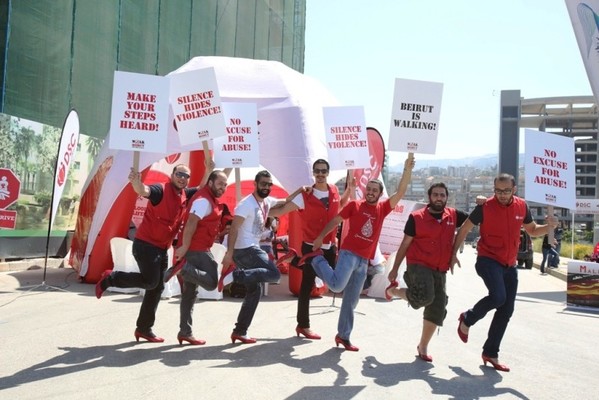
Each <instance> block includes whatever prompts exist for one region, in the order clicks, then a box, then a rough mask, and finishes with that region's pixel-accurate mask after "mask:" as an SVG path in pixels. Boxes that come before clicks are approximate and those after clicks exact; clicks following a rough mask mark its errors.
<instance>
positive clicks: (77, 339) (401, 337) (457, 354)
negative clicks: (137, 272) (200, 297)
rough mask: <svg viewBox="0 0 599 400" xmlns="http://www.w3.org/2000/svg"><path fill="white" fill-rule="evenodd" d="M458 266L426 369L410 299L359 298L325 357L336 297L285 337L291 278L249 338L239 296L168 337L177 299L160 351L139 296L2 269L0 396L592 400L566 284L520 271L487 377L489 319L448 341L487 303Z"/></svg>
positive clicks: (595, 386) (597, 369) (203, 304)
mask: <svg viewBox="0 0 599 400" xmlns="http://www.w3.org/2000/svg"><path fill="white" fill-rule="evenodd" d="M460 259H461V261H462V268H461V269H458V270H456V272H455V274H454V275H450V276H448V294H449V305H448V317H447V319H446V320H445V326H444V327H442V328H441V329H439V330H438V333H437V334H435V336H434V337H433V340H432V342H431V345H430V347H429V353H430V354H431V355H432V356H433V359H434V361H433V362H432V363H427V362H424V361H422V360H420V359H418V358H417V357H416V345H417V343H418V339H419V336H420V330H421V326H422V312H421V311H420V310H413V309H411V308H409V307H408V306H407V304H406V302H404V301H402V300H394V301H392V302H387V301H386V300H384V299H377V298H371V297H363V298H362V299H361V300H360V303H359V304H358V306H357V309H356V313H355V326H354V332H353V334H352V337H351V340H352V343H353V344H355V345H356V346H358V347H359V348H360V351H359V352H348V351H344V350H342V349H340V348H337V347H335V343H334V341H333V338H334V336H335V333H336V326H337V317H338V315H339V308H338V307H339V305H340V304H341V299H340V297H339V296H336V297H333V296H332V294H327V295H325V296H323V297H321V298H317V299H313V300H312V306H311V321H312V328H313V329H314V330H315V331H316V332H318V333H319V334H321V335H322V336H323V339H322V340H315V341H310V340H307V339H302V338H298V337H296V336H295V332H294V328H295V326H296V323H295V313H296V301H297V299H296V298H295V297H294V296H292V295H291V294H290V293H289V290H288V286H287V276H286V275H284V276H283V279H282V280H281V283H280V284H279V285H271V286H270V289H269V295H268V296H267V297H264V298H263V300H262V301H261V303H260V305H259V307H258V310H257V312H256V315H255V317H254V321H253V323H252V326H251V327H250V331H249V334H250V335H252V336H254V337H256V338H257V339H258V342H257V343H256V344H253V345H241V344H239V343H237V344H234V345H233V344H232V343H231V341H230V339H229V335H230V333H231V330H232V329H233V325H234V322H235V319H236V316H237V313H238V312H239V308H240V304H241V300H240V299H233V298H229V297H225V298H224V299H223V300H219V301H214V300H205V301H198V302H197V303H196V305H195V312H194V317H195V319H194V334H195V335H196V337H199V338H202V339H205V340H206V341H207V344H206V345H204V346H190V345H184V346H180V345H179V344H178V342H177V341H176V334H177V331H178V319H179V299H178V298H171V299H165V300H163V301H162V302H161V304H160V306H159V308H158V312H157V321H156V325H155V327H154V330H155V332H156V333H157V334H159V335H161V336H163V337H165V338H166V341H165V342H164V343H158V344H154V343H147V342H139V343H137V342H136V341H135V339H134V337H133V331H134V328H135V319H136V318H137V313H138V310H139V306H140V301H141V297H140V296H139V295H130V294H119V293H109V292H107V293H106V294H105V296H104V297H103V298H102V299H100V300H97V299H96V298H95V296H94V287H93V285H89V284H82V283H79V282H78V279H77V274H76V272H75V271H73V270H71V269H69V268H49V269H48V270H47V277H46V282H45V283H46V285H42V286H40V284H41V283H42V276H43V271H42V270H41V269H33V270H27V271H16V272H14V271H13V272H1V273H0V337H1V341H0V346H1V352H0V360H1V361H0V399H20V400H26V399H54V398H56V399H81V398H88V399H97V398H115V399H120V398H129V399H137V398H139V399H145V400H147V399H165V398H176V399H197V398H202V399H252V400H255V399H290V400H298V399H310V400H315V399H331V400H334V399H397V398H406V399H408V398H409V399H437V398H438V399H482V398H499V399H560V400H567V399H581V398H584V399H588V398H599V379H598V377H599V365H598V363H597V362H596V357H595V355H596V353H595V351H594V350H592V349H593V348H594V346H595V344H596V342H597V337H598V336H597V335H598V333H599V314H596V313H589V312H583V311H579V310H576V309H571V308H568V307H567V306H566V304H565V300H566V284H565V282H564V281H563V280H561V279H558V277H557V276H552V275H541V274H540V273H539V271H538V270H537V269H532V270H519V271H518V272H519V281H520V286H519V293H518V297H517V301H516V311H515V313H514V316H513V317H512V320H511V322H510V326H509V327H508V331H507V333H506V335H505V338H504V340H503V344H502V349H501V354H500V361H501V362H502V363H505V364H507V365H509V366H510V368H511V372H507V373H504V372H497V371H495V370H494V369H492V368H490V367H484V366H483V365H482V362H481V357H480V356H481V348H482V344H483V342H484V340H485V338H486V332H487V329H488V326H489V323H490V320H491V316H492V315H491V314H489V315H487V317H486V318H485V319H483V320H481V321H480V322H479V323H478V324H476V325H475V326H473V327H472V328H471V329H470V339H469V342H468V343H467V344H464V343H462V342H461V341H460V340H459V338H458V336H457V333H456V329H457V323H458V321H457V318H458V315H459V314H460V312H462V311H464V310H466V309H467V308H469V307H471V306H473V305H474V303H475V302H476V301H477V300H478V299H479V298H480V297H482V296H484V295H485V288H484V286H483V284H482V282H481V280H480V278H479V277H478V276H477V275H476V273H475V271H474V267H473V266H474V260H475V250H474V249H472V248H471V247H466V249H465V251H464V253H463V254H462V255H461V256H460Z"/></svg>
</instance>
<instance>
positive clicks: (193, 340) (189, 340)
mask: <svg viewBox="0 0 599 400" xmlns="http://www.w3.org/2000/svg"><path fill="white" fill-rule="evenodd" d="M177 340H178V341H179V344H183V342H187V343H189V344H192V345H194V346H201V345H203V344H206V341H205V340H202V339H196V338H194V337H193V336H180V335H179V336H177Z"/></svg>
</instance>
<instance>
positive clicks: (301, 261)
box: [297, 249, 324, 265]
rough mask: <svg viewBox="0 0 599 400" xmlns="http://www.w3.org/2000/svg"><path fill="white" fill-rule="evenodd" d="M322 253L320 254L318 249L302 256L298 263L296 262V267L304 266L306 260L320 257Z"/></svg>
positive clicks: (320, 250)
mask: <svg viewBox="0 0 599 400" xmlns="http://www.w3.org/2000/svg"><path fill="white" fill-rule="evenodd" d="M323 254H324V253H323V252H322V249H318V250H314V251H312V252H310V253H307V254H304V255H303V256H302V258H300V259H299V261H298V262H297V265H304V264H306V260H307V259H308V258H310V257H312V258H313V257H316V256H322V255H323Z"/></svg>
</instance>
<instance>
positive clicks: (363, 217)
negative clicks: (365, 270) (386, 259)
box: [339, 199, 391, 260]
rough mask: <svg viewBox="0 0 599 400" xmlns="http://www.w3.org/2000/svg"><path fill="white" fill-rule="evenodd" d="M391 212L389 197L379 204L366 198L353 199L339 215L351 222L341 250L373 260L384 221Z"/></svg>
mask: <svg viewBox="0 0 599 400" xmlns="http://www.w3.org/2000/svg"><path fill="white" fill-rule="evenodd" d="M390 212H391V204H390V202H389V199H385V200H382V201H380V202H378V203H377V204H374V205H371V204H368V203H367V202H366V201H365V200H361V201H356V200H352V201H350V202H349V204H348V205H346V206H345V207H343V209H342V210H341V212H340V213H339V215H340V216H341V218H343V219H345V220H346V221H345V222H344V224H345V223H348V224H349V229H348V230H347V235H346V236H345V238H344V239H343V240H342V241H341V250H349V251H351V252H352V253H354V254H356V255H358V256H359V257H362V258H366V259H368V260H371V259H372V258H374V254H375V252H376V245H377V243H378V241H379V237H380V236H381V230H382V229H383V221H384V220H385V217H386V216H387V215H389V213H390Z"/></svg>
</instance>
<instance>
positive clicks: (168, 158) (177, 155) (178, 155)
mask: <svg viewBox="0 0 599 400" xmlns="http://www.w3.org/2000/svg"><path fill="white" fill-rule="evenodd" d="M179 158H181V153H175V154H171V155H170V156H166V157H164V161H166V162H167V163H169V164H174V163H175V162H177V160H178V159H179Z"/></svg>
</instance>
